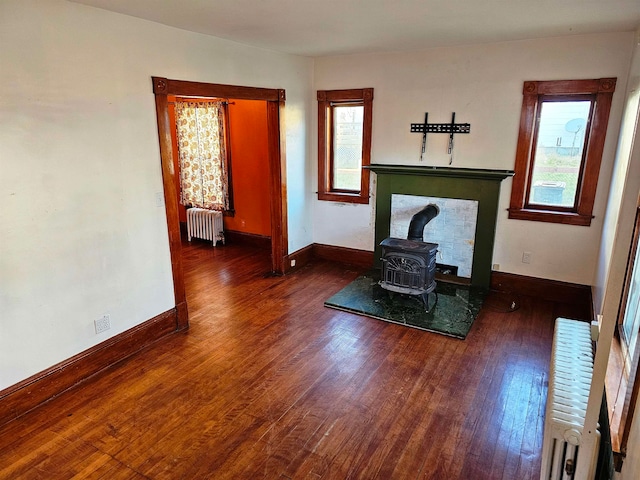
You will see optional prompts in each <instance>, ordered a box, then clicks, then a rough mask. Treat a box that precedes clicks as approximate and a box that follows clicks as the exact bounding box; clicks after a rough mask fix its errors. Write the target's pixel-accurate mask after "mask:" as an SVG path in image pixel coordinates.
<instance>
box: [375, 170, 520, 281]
mask: <svg viewBox="0 0 640 480" xmlns="http://www.w3.org/2000/svg"><path fill="white" fill-rule="evenodd" d="M369 169H370V170H371V171H373V172H375V173H376V175H377V187H376V227H375V244H376V250H375V253H374V259H375V266H376V267H378V268H379V267H380V256H381V249H380V246H379V245H380V242H382V240H384V239H385V238H387V237H389V236H395V237H400V238H406V230H405V229H404V223H406V222H405V218H404V217H406V216H407V215H408V213H409V212H410V211H412V210H416V211H417V210H420V208H422V207H424V206H426V205H427V204H428V203H436V204H438V205H439V206H440V207H441V213H440V215H439V217H440V216H442V218H440V219H439V221H437V220H438V217H436V219H434V220H433V221H432V222H431V223H433V224H434V225H433V226H432V227H431V228H432V230H427V229H425V240H427V241H430V242H433V243H439V244H440V245H441V246H440V248H441V250H442V255H440V254H439V255H438V262H439V263H447V264H450V265H455V264H456V263H459V264H460V265H458V266H459V273H458V275H459V276H461V277H467V278H469V277H470V283H471V285H473V286H479V287H485V288H488V287H489V285H490V281H491V262H492V257H493V245H494V240H495V231H496V220H497V214H498V200H499V196H500V184H501V182H502V180H504V179H505V178H507V177H509V176H512V175H513V171H510V170H488V169H468V168H452V167H423V166H404V165H371V166H369ZM419 197H426V198H419ZM447 199H458V200H467V202H451V201H447ZM413 205H416V206H417V207H418V208H415V207H413ZM443 207H444V211H443ZM476 208H477V217H476V224H475V238H474V237H471V238H465V237H468V236H469V235H468V234H469V233H470V230H473V227H471V226H470V225H469V224H470V221H471V218H472V217H474V216H475V210H476ZM448 209H449V210H450V211H447V210H448ZM414 213H415V212H414ZM392 214H393V215H392ZM409 220H410V216H409ZM407 225H408V223H407ZM434 228H438V229H447V228H452V229H453V230H452V231H451V232H450V233H451V234H450V235H449V234H448V233H447V232H446V231H445V232H442V231H439V232H438V233H435V231H434V230H433V229H434ZM427 236H429V238H427ZM436 237H437V238H436ZM465 242H466V245H467V247H464V246H463V247H461V248H463V249H465V252H454V251H453V249H454V248H455V246H456V243H458V244H459V245H464V244H465ZM471 247H473V248H471ZM465 256H466V258H467V260H465ZM469 259H470V260H471V265H468V262H469ZM447 260H449V261H447ZM465 262H466V263H467V264H466V265H463V263H465ZM469 270H470V271H469Z"/></svg>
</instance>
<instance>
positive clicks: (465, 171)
mask: <svg viewBox="0 0 640 480" xmlns="http://www.w3.org/2000/svg"><path fill="white" fill-rule="evenodd" d="M364 168H368V169H369V170H371V171H372V172H375V173H377V174H380V173H382V174H385V173H386V174H393V175H430V176H434V177H457V178H476V179H485V180H491V179H495V180H504V179H505V178H507V177H513V173H514V172H513V170H491V169H487V168H456V167H427V166H416V165H381V164H374V165H369V166H368V167H364Z"/></svg>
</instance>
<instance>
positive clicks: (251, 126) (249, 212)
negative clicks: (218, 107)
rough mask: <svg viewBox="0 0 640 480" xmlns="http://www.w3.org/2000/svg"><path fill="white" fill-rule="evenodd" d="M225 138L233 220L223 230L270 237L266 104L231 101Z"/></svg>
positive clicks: (249, 101) (228, 219)
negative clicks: (229, 162)
mask: <svg viewBox="0 0 640 480" xmlns="http://www.w3.org/2000/svg"><path fill="white" fill-rule="evenodd" d="M231 101H232V102H234V103H235V104H233V105H229V135H230V137H231V138H230V144H231V176H232V181H233V199H234V208H235V212H236V213H235V216H234V217H225V218H224V227H225V230H235V231H237V232H244V233H252V234H255V235H263V236H267V237H270V236H271V214H270V210H269V162H268V155H267V152H268V144H267V102H264V101H258V100H231Z"/></svg>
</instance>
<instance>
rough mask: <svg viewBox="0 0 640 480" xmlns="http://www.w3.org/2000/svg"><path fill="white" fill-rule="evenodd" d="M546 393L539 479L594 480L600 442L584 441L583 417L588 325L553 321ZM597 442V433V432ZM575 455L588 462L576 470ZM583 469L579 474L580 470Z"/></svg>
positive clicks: (589, 358) (589, 357) (589, 362)
mask: <svg viewBox="0 0 640 480" xmlns="http://www.w3.org/2000/svg"><path fill="white" fill-rule="evenodd" d="M549 370H550V371H549V394H548V397H547V409H546V417H545V424H544V437H543V443H542V468H541V470H540V479H541V480H569V479H571V480H582V479H584V480H587V479H593V478H594V475H595V470H596V462H597V458H598V447H599V441H598V442H596V443H595V444H594V443H591V445H590V446H589V447H587V445H586V442H584V441H583V430H584V426H585V415H586V412H587V401H588V398H589V390H590V388H591V380H592V376H593V351H592V346H591V325H590V324H589V323H587V322H581V321H578V320H569V319H566V318H558V319H556V327H555V332H554V335H553V348H552V351H551V365H550V368H549ZM596 435H597V438H598V439H599V433H596ZM578 455H580V456H583V455H586V456H587V458H588V459H589V461H588V462H587V463H585V462H584V459H583V461H582V462H581V465H586V468H582V469H580V468H577V466H578ZM580 470H582V471H580Z"/></svg>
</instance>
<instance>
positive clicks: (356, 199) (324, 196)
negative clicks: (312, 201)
mask: <svg viewBox="0 0 640 480" xmlns="http://www.w3.org/2000/svg"><path fill="white" fill-rule="evenodd" d="M318 200H325V201H329V202H342V203H361V204H368V203H369V197H368V196H367V197H363V196H361V195H360V194H357V193H354V194H349V193H331V192H318Z"/></svg>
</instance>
